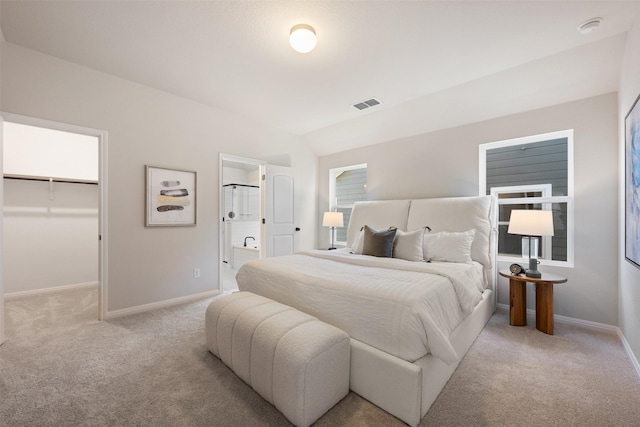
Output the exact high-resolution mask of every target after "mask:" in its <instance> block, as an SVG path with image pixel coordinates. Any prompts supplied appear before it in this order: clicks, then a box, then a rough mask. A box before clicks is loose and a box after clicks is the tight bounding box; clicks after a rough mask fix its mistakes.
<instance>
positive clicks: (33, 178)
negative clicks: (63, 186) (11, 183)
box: [4, 174, 98, 185]
mask: <svg viewBox="0 0 640 427" xmlns="http://www.w3.org/2000/svg"><path fill="white" fill-rule="evenodd" d="M4 179H19V180H22V181H42V182H63V183H67V184H89V185H98V181H90V180H81V179H70V178H69V179H67V178H45V177H43V176H25V175H11V174H5V175H4Z"/></svg>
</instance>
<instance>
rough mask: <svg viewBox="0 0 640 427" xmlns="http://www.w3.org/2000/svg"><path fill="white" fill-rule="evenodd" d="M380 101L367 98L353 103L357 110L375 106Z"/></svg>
mask: <svg viewBox="0 0 640 427" xmlns="http://www.w3.org/2000/svg"><path fill="white" fill-rule="evenodd" d="M380 104H381V102H380V101H378V100H377V99H375V98H371V99H368V100H366V101H362V102H358V103H357V104H353V106H354V107H355V108H357V109H358V110H364V109H366V108H369V107H375V106H376V105H380Z"/></svg>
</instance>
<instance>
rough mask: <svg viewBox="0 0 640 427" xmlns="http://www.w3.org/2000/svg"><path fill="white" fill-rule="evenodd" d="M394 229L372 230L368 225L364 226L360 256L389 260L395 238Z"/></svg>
mask: <svg viewBox="0 0 640 427" xmlns="http://www.w3.org/2000/svg"><path fill="white" fill-rule="evenodd" d="M396 230H397V229H396V228H395V227H389V229H388V230H381V231H378V230H374V229H373V228H371V227H369V226H368V225H365V226H364V245H363V247H362V255H373V256H377V257H387V258H390V257H391V255H392V253H393V240H394V239H395V237H396Z"/></svg>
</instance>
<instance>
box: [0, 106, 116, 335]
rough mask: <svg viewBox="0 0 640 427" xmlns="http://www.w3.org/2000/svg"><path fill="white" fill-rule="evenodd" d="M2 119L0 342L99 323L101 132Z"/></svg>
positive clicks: (102, 257) (101, 292) (101, 278)
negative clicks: (79, 323)
mask: <svg viewBox="0 0 640 427" xmlns="http://www.w3.org/2000/svg"><path fill="white" fill-rule="evenodd" d="M3 118H4V122H3V123H2V134H3V138H2V152H3V162H2V168H3V182H2V187H3V188H2V190H3V210H2V211H3V212H2V214H3V215H2V223H3V233H2V246H3V260H2V262H3V265H2V268H3V281H2V284H1V285H0V295H2V300H0V303H1V304H2V307H3V310H2V313H0V314H2V325H0V326H1V327H2V329H3V330H2V337H4V336H5V335H6V338H12V337H15V336H16V334H19V333H21V331H26V330H29V328H31V330H34V329H37V330H38V329H42V328H49V327H51V328H54V327H55V326H56V325H51V322H50V320H51V319H55V320H56V321H59V322H61V324H63V325H62V326H68V325H66V324H65V322H66V323H67V324H68V323H69V322H74V321H76V320H87V319H88V320H91V321H95V320H101V319H103V318H104V314H105V313H106V301H105V298H104V297H105V295H106V288H105V283H104V271H105V259H106V253H105V251H104V246H103V243H104V240H105V239H106V235H105V233H103V225H104V223H105V215H104V214H105V212H104V206H105V201H106V198H105V186H104V184H105V182H104V181H103V179H104V175H105V168H104V165H105V164H106V163H105V162H106V159H105V158H104V153H105V152H106V147H105V146H106V132H102V131H97V130H93V129H86V128H81V127H76V126H71V125H65V124H60V123H54V122H49V121H45V120H39V119H32V118H28V117H23V116H17V115H11V114H6V113H5V114H3ZM39 309H42V310H44V312H42V311H40V312H33V313H29V310H39ZM87 316H88V317H87ZM37 318H44V319H49V320H48V321H45V322H41V323H38V322H37V321H36V320H35V319H37ZM16 322H17V323H16ZM9 329H10V330H9ZM5 332H6V334H5ZM0 342H1V340H0Z"/></svg>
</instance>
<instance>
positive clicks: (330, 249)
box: [327, 248, 338, 251]
mask: <svg viewBox="0 0 640 427" xmlns="http://www.w3.org/2000/svg"><path fill="white" fill-rule="evenodd" d="M334 249H338V248H329V249H327V250H328V251H332V250H334Z"/></svg>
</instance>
